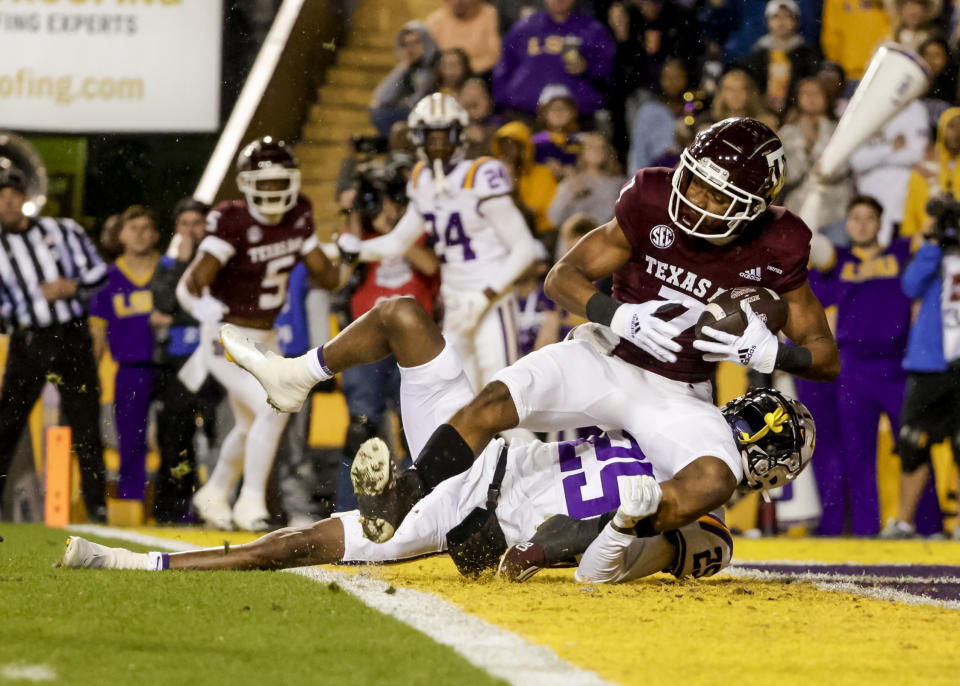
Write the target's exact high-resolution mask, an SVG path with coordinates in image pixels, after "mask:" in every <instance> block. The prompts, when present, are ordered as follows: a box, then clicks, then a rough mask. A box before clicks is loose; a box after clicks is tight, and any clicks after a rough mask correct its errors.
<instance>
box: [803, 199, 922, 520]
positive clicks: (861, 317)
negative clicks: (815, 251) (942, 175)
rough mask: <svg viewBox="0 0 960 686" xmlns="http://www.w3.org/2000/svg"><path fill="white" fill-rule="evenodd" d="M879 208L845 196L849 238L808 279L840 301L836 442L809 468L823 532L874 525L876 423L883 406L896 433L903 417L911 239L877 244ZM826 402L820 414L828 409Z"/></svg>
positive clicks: (825, 296) (829, 301)
mask: <svg viewBox="0 0 960 686" xmlns="http://www.w3.org/2000/svg"><path fill="white" fill-rule="evenodd" d="M882 211H883V210H882V207H881V205H880V203H879V202H878V201H877V200H876V199H874V198H872V197H869V196H862V195H861V196H856V197H854V198H853V199H852V200H851V201H850V204H849V205H848V209H847V233H848V234H849V235H850V240H851V242H852V244H853V245H852V247H850V248H837V249H836V263H835V265H834V267H833V268H832V269H831V270H830V271H829V272H828V273H827V274H825V275H824V278H823V279H822V280H819V281H818V282H817V283H815V284H814V285H813V288H814V292H815V293H816V294H817V296H818V297H819V298H820V301H821V302H822V303H823V305H824V307H829V306H831V305H833V306H836V308H837V311H836V327H835V330H836V337H837V345H838V346H839V348H840V359H841V368H842V371H841V372H840V376H839V377H838V378H837V381H836V384H835V386H836V393H837V396H836V403H837V404H836V410H835V414H836V417H837V420H838V428H839V433H840V441H839V445H840V450H834V449H830V448H831V446H825V447H827V448H828V451H829V452H828V455H829V458H830V459H823V458H825V457H827V456H828V455H821V456H820V458H821V459H820V460H818V462H817V465H816V467H815V468H814V473H815V474H816V477H817V485H818V488H819V490H820V499H821V503H822V506H823V516H822V518H821V521H820V529H819V533H820V534H822V535H829V536H838V535H840V534H842V533H844V531H845V524H846V522H849V525H850V530H851V532H852V533H853V535H854V536H876V535H877V534H878V533H879V530H880V504H879V496H878V493H877V423H878V421H879V419H880V415H881V414H886V415H887V417H888V418H889V420H890V425H891V426H892V428H893V432H894V434H895V435H896V433H897V431H898V428H899V424H900V406H901V404H902V402H903V389H904V383H905V381H906V373H905V372H904V370H903V368H902V366H901V361H902V360H903V354H904V350H905V349H906V345H907V333H908V332H909V329H910V305H911V301H910V299H909V298H908V297H907V296H905V295H904V294H903V291H902V290H901V288H900V276H901V274H902V273H903V269H904V267H906V265H907V262H909V260H910V241H909V240H908V239H905V238H902V239H897V240H894V241H893V242H892V243H891V244H890V245H889V246H887V247H883V246H881V245H880V244H879V242H878V240H877V237H878V235H879V233H880V226H881V215H882ZM798 392H800V391H799V389H798ZM824 410H825V411H824V412H823V413H822V414H828V413H829V410H828V408H824ZM818 431H819V427H818Z"/></svg>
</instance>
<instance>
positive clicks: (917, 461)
mask: <svg viewBox="0 0 960 686" xmlns="http://www.w3.org/2000/svg"><path fill="white" fill-rule="evenodd" d="M897 453H898V454H899V455H900V471H901V472H903V473H904V474H913V473H914V472H915V471H917V470H918V469H919V468H920V467H922V466H923V465H925V464H927V463H928V462H929V461H930V436H929V434H928V433H927V432H926V431H923V430H922V429H918V428H916V427H913V426H910V425H907V424H904V425H903V426H902V427H900V435H899V436H898V437H897Z"/></svg>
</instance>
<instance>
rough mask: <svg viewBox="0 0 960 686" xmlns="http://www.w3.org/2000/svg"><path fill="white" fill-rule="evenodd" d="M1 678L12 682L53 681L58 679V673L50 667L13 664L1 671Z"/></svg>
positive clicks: (5, 666)
mask: <svg viewBox="0 0 960 686" xmlns="http://www.w3.org/2000/svg"><path fill="white" fill-rule="evenodd" d="M0 676H2V677H3V678H4V679H10V680H11V681H17V680H19V681H53V680H54V679H56V678H57V673H56V672H55V671H53V668H52V667H50V665H43V664H40V665H28V664H25V663H22V662H11V663H10V664H6V665H4V666H3V669H0Z"/></svg>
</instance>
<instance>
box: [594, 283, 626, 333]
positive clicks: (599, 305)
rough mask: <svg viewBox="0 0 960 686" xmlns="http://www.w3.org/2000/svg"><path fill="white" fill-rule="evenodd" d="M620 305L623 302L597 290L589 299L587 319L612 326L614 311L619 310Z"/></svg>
mask: <svg viewBox="0 0 960 686" xmlns="http://www.w3.org/2000/svg"><path fill="white" fill-rule="evenodd" d="M620 305H622V303H621V302H619V301H617V300H614V299H613V298H611V297H610V296H609V295H606V294H604V293H601V292H600V291H597V292H596V293H594V294H593V295H591V296H590V299H589V300H588V301H587V319H589V320H590V321H591V322H596V323H597V324H603V325H604V326H610V322H611V321H612V320H613V313H614V312H616V311H617V308H618V307H620Z"/></svg>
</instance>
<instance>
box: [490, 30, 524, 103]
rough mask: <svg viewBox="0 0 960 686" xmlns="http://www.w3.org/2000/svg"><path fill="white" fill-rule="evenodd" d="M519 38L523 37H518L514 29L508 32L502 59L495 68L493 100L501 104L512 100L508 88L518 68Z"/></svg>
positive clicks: (501, 53)
mask: <svg viewBox="0 0 960 686" xmlns="http://www.w3.org/2000/svg"><path fill="white" fill-rule="evenodd" d="M518 40H522V37H521V38H520V39H518V38H517V35H516V34H515V33H514V31H513V30H510V31H508V32H507V35H506V36H504V37H503V50H502V51H501V52H500V60H499V61H498V62H497V64H496V66H495V67H494V68H493V93H492V95H493V101H494V102H495V103H497V104H498V105H501V106H502V105H503V104H504V103H507V102H510V93H509V92H508V90H507V89H508V87H509V85H510V78H511V77H512V76H513V71H514V69H515V68H516V64H515V63H516V61H517V54H516V53H517V51H518V50H517V47H516V43H517V41H518Z"/></svg>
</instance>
